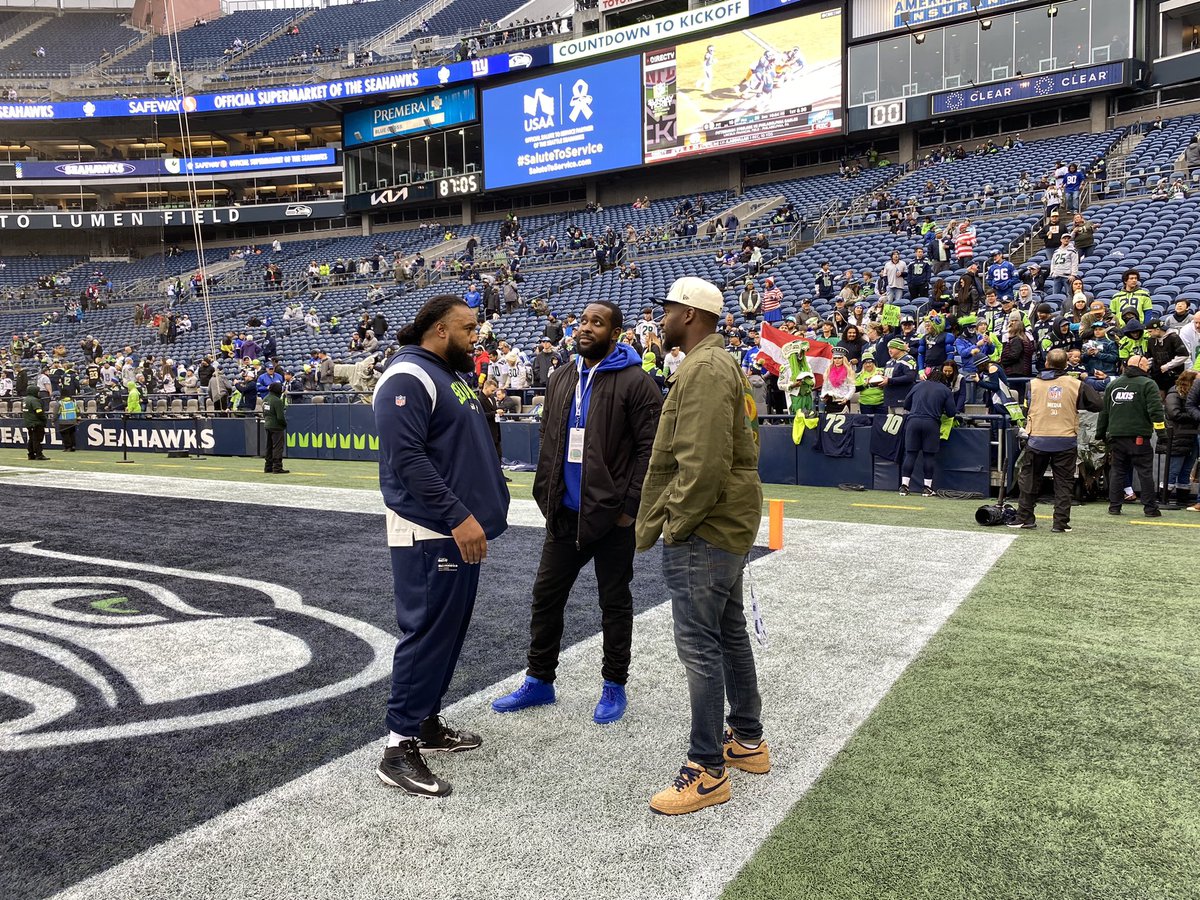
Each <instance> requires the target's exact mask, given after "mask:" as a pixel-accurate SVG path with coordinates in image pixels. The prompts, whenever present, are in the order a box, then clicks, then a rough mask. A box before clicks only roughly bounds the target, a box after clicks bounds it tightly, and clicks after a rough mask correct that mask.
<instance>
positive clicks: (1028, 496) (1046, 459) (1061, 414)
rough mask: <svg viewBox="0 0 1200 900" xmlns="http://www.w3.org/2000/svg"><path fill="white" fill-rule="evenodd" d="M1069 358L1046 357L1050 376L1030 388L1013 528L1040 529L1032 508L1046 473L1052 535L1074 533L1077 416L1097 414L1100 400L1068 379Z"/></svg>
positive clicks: (1059, 352)
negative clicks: (1026, 437)
mask: <svg viewBox="0 0 1200 900" xmlns="http://www.w3.org/2000/svg"><path fill="white" fill-rule="evenodd" d="M1066 368H1067V353H1066V351H1065V350H1063V349H1061V348H1057V349H1054V350H1051V351H1050V352H1049V353H1048V354H1047V355H1046V370H1045V371H1044V372H1042V373H1041V374H1040V375H1039V376H1038V377H1037V378H1035V379H1034V380H1033V381H1031V382H1030V383H1029V412H1028V415H1027V416H1026V426H1025V427H1026V428H1027V430H1028V432H1029V442H1028V443H1027V444H1026V445H1025V453H1024V454H1023V455H1022V462H1021V471H1020V476H1019V477H1020V482H1019V483H1020V486H1021V501H1020V504H1019V506H1018V508H1017V516H1016V518H1015V519H1014V520H1013V521H1012V522H1010V523H1009V527H1010V528H1037V522H1036V521H1034V517H1033V507H1034V504H1036V503H1037V498H1038V493H1039V491H1040V488H1041V484H1042V477H1043V476H1044V475H1045V474H1046V467H1047V466H1049V467H1050V471H1051V473H1052V474H1053V477H1054V525H1053V527H1052V528H1051V529H1050V530H1051V531H1053V532H1055V533H1058V534H1064V533H1066V532H1068V531H1070V530H1071V492H1072V489H1073V487H1074V485H1075V461H1076V456H1077V454H1078V452H1079V410H1081V409H1086V410H1090V411H1091V412H1099V411H1100V409H1101V408H1102V407H1103V405H1104V400H1103V398H1102V397H1101V396H1100V394H1099V393H1098V392H1097V391H1096V389H1095V388H1094V387H1092V386H1091V385H1090V384H1089V383H1087V382H1086V381H1083V380H1081V379H1079V378H1075V377H1072V376H1071V375H1068V374H1066Z"/></svg>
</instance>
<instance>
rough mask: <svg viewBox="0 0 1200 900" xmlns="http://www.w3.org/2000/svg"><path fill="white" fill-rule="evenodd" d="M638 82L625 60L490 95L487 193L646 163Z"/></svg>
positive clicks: (632, 60)
mask: <svg viewBox="0 0 1200 900" xmlns="http://www.w3.org/2000/svg"><path fill="white" fill-rule="evenodd" d="M640 80H641V57H640V56H627V57H624V58H622V59H615V60H612V61H611V62H605V63H600V64H598V65H592V66H584V67H583V68H578V69H570V70H565V71H557V72H548V73H547V74H545V75H542V76H540V77H538V78H531V79H528V80H525V81H520V82H517V83H515V84H507V85H504V86H503V87H497V88H491V89H489V90H485V91H484V92H483V131H484V134H485V136H486V137H485V138H484V142H483V162H484V169H485V170H486V171H487V182H486V184H487V187H488V189H489V190H491V189H494V188H503V187H512V186H514V185H524V184H531V183H534V182H539V181H551V180H553V179H556V178H570V177H574V176H579V175H592V174H596V173H598V172H606V171H609V170H612V169H624V168H629V167H631V166H637V165H641V162H642V142H641V140H640V137H639V134H640V128H639V125H640V123H639V113H638V110H639V108H640V106H641V101H640V99H639V94H640V90H639V83H640Z"/></svg>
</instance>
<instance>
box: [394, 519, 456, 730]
mask: <svg viewBox="0 0 1200 900" xmlns="http://www.w3.org/2000/svg"><path fill="white" fill-rule="evenodd" d="M392 580H393V582H394V585H395V594H396V624H397V625H399V626H400V630H401V631H402V632H403V636H402V637H401V638H400V640H399V641H398V642H397V644H396V653H395V656H394V657H393V658H392V693H391V696H390V697H389V698H388V712H387V726H388V730H389V731H393V732H395V733H396V734H402V735H405V736H407V737H416V736H417V735H418V733H419V730H420V726H421V722H423V721H424V720H425V719H427V718H429V717H430V716H436V715H437V714H438V713H440V712H441V710H442V696H443V695H444V694H445V693H446V689H447V688H448V687H449V686H450V679H451V678H453V677H454V669H455V667H456V666H457V665H458V655H459V653H461V652H462V645H463V639H464V638H465V637H466V635H467V626H468V625H470V623H471V613H472V611H473V610H474V609H475V592H476V591H477V590H478V588H479V566H470V565H467V564H466V563H465V562H463V558H462V554H460V553H459V552H458V545H457V544H455V543H454V541H453V539H451V538H445V539H443V540H436V541H417V542H416V543H415V544H414V545H413V546H412V547H393V548H392Z"/></svg>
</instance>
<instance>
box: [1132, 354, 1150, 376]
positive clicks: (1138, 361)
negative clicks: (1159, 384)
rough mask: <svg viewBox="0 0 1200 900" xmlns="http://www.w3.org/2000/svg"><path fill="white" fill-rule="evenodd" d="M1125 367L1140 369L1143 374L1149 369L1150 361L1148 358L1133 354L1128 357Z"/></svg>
mask: <svg viewBox="0 0 1200 900" xmlns="http://www.w3.org/2000/svg"><path fill="white" fill-rule="evenodd" d="M1126 365H1127V366H1129V367H1131V368H1134V369H1141V370H1142V371H1143V372H1145V371H1146V370H1147V369H1149V368H1150V359H1149V357H1146V356H1141V355H1140V354H1137V353H1135V354H1134V355H1133V356H1131V357H1129V361H1128V362H1127V363H1126Z"/></svg>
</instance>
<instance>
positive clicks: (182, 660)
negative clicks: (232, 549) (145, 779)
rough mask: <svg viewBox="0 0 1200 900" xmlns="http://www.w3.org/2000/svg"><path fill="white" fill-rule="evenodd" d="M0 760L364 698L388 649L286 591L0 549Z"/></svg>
mask: <svg viewBox="0 0 1200 900" xmlns="http://www.w3.org/2000/svg"><path fill="white" fill-rule="evenodd" d="M0 570H3V571H6V572H26V573H29V574H27V575H24V576H22V577H14V578H0V648H2V650H0V658H2V659H3V662H2V663H0V750H6V751H14V750H30V749H36V748H42V747H56V746H64V745H71V744H83V743H91V742H95V741H104V740H115V739H120V738H129V737H138V736H143V735H149V734H161V733H165V732H175V731H182V730H187V729H194V728H203V727H208V726H214V725H225V724H229V723H232V722H238V721H243V720H246V719H251V718H254V717H257V716H263V715H268V714H272V713H277V712H280V711H282V710H287V709H294V708H296V707H301V706H307V705H310V704H313V703H318V702H321V701H323V700H328V699H330V698H333V697H338V696H340V695H342V694H346V693H349V692H350V691H354V690H359V689H361V688H365V687H368V686H370V685H372V684H375V683H376V682H378V681H379V680H381V679H383V678H386V677H387V675H388V673H389V672H390V671H391V658H392V652H393V649H394V647H395V638H394V637H392V636H391V635H390V634H388V633H387V632H386V631H383V630H381V629H379V628H376V627H374V626H373V625H369V624H367V623H365V622H361V621H359V620H358V619H352V618H350V617H349V616H345V615H342V614H340V613H336V612H331V611H329V610H326V609H320V608H318V607H315V606H310V605H308V604H306V603H305V602H304V598H303V596H302V595H301V594H300V593H298V592H297V591H294V590H292V589H290V588H286V587H283V586H282V585H278V584H274V583H272V582H268V581H262V580H258V579H254V578H247V577H242V576H236V575H225V574H210V573H207V572H195V571H190V570H187V569H179V568H172V567H167V566H158V565H152V564H147V563H141V562H130V561H126V560H116V559H98V558H94V557H89V556H81V555H77V554H70V553H60V552H56V551H52V550H48V549H44V548H42V547H40V546H39V545H38V544H37V543H36V542H30V543H21V544H8V545H0Z"/></svg>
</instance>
